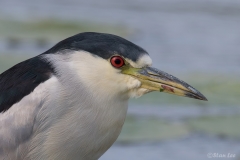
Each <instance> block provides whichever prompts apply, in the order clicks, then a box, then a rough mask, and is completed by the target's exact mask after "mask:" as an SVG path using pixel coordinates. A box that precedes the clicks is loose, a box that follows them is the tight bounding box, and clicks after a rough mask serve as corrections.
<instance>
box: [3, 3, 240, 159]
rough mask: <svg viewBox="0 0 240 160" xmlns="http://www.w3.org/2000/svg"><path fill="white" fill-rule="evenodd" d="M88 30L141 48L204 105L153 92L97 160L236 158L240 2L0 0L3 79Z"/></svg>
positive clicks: (133, 106) (133, 107) (239, 147)
mask: <svg viewBox="0 0 240 160" xmlns="http://www.w3.org/2000/svg"><path fill="white" fill-rule="evenodd" d="M85 31H96V32H107V33H113V34H117V35H119V36H122V37H125V38H127V39H128V40H130V41H132V42H134V43H136V44H138V45H140V46H141V47H143V48H144V49H146V50H147V51H148V52H149V54H150V56H151V57H152V59H153V66H155V67H157V68H159V69H161V70H163V71H166V72H168V73H171V74H173V75H175V76H176V77H179V78H180V79H183V80H184V81H186V82H188V83H189V84H191V85H193V86H194V87H196V88H197V89H198V90H200V91H201V92H202V93H203V94H204V95H205V96H206V97H207V98H208V99H209V101H208V102H201V101H197V100H193V99H189V98H184V97H177V96H172V95H168V94H163V93H157V92H154V93H150V94H148V95H145V96H143V97H141V98H139V99H134V100H131V102H130V104H129V112H128V117H127V120H126V123H125V125H124V127H123V131H122V133H121V135H120V137H119V138H118V140H117V142H116V143H115V144H114V145H113V147H112V148H111V149H109V150H108V151H107V152H106V154H105V155H103V156H102V157H101V158H100V159H101V160H123V159H124V160H132V159H138V160H146V159H147V160H158V159H164V160H175V159H177V160H188V159H194V160H203V159H208V157H207V154H208V153H218V154H226V155H227V154H228V153H231V154H235V157H234V158H231V159H234V160H235V159H240V124H239V122H240V1H239V0H231V1H229V0H148V1H146V0H122V1H118V0H102V1H97V0H88V1H79V0H41V1H32V0H21V1H18V0H0V73H1V72H3V71H4V70H6V69H8V68H9V67H11V66H12V65H14V64H16V63H18V62H20V61H22V60H25V59H27V58H29V57H33V56H36V55H38V54H40V53H42V52H44V51H45V50H47V49H48V48H50V47H51V46H53V45H54V44H55V43H57V42H58V41H60V40H62V39H64V38H66V37H69V36H71V35H74V34H76V33H79V32H85Z"/></svg>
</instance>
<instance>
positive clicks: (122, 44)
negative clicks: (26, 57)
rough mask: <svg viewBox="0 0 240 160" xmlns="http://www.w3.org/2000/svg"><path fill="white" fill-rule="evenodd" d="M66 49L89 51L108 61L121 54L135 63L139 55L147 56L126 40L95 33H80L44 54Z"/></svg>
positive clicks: (139, 48)
mask: <svg viewBox="0 0 240 160" xmlns="http://www.w3.org/2000/svg"><path fill="white" fill-rule="evenodd" d="M65 49H69V50H75V51H79V50H83V51H87V52H90V53H92V54H95V55H97V56H99V57H102V58H104V59H108V58H110V57H111V56H113V55H114V54H119V55H122V56H123V57H125V58H128V59H130V60H132V61H134V62H136V61H137V59H138V58H139V57H141V56H140V55H139V54H147V52H146V51H145V50H144V49H142V48H141V47H139V46H137V45H135V44H133V43H132V42H130V41H128V40H126V39H124V38H121V37H119V36H116V35H112V34H106V33H95V32H85V33H79V34H77V35H74V36H72V37H69V38H67V39H65V40H63V41H61V42H59V43H58V44H56V45H55V46H54V47H52V48H51V49H49V50H48V51H46V52H45V53H43V54H49V53H57V52H58V51H62V50H65Z"/></svg>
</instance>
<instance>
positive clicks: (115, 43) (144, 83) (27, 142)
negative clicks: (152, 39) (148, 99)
mask: <svg viewBox="0 0 240 160" xmlns="http://www.w3.org/2000/svg"><path fill="white" fill-rule="evenodd" d="M151 64H152V60H151V58H150V57H149V55H148V53H147V52H146V51H145V50H143V49H142V48H140V47H139V46H137V45H135V44H133V43H131V42H129V41H127V40H125V39H123V38H121V37H118V36H115V35H111V34H103V33H90V32H89V33H80V34H77V35H75V36H73V37H70V38H67V39H65V40H63V41H61V42H59V43H58V44H57V45H55V46H54V47H53V48H51V49H50V50H48V51H46V52H45V53H43V54H41V55H39V56H36V57H34V58H31V59H28V60H26V61H24V62H21V63H19V64H17V65H15V66H14V67H12V68H10V69H9V70H7V71H5V72H3V73H2V74H1V75H0V112H1V113H0V159H1V160H2V159H4V160H96V159H98V158H99V157H100V156H101V155H102V154H103V153H104V152H106V150H107V149H108V148H109V147H110V146H111V145H112V144H113V143H114V142H115V140H116V139H117V137H118V135H119V133H120V132H121V129H122V126H123V123H124V120H125V117H126V113H127V108H128V99H129V98H130V97H139V96H142V95H143V94H145V93H148V92H151V91H161V92H166V93H171V94H175V95H179V96H186V97H190V98H195V99H200V100H206V98H205V97H204V96H203V95H202V94H201V93H200V92H198V91H197V90H196V89H194V88H193V87H191V86H190V85H188V84H187V83H185V82H183V81H181V80H179V79H177V78H175V77H174V76H172V75H169V74H167V73H165V72H163V71H160V70H157V69H155V68H151V67H150V66H151Z"/></svg>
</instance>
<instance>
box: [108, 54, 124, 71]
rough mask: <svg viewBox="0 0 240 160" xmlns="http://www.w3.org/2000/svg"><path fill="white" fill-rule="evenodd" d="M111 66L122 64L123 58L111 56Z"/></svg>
mask: <svg viewBox="0 0 240 160" xmlns="http://www.w3.org/2000/svg"><path fill="white" fill-rule="evenodd" d="M110 62H111V64H112V66H113V67H116V68H120V67H122V66H123V65H124V60H123V58H122V57H120V56H113V57H112V58H111V60H110Z"/></svg>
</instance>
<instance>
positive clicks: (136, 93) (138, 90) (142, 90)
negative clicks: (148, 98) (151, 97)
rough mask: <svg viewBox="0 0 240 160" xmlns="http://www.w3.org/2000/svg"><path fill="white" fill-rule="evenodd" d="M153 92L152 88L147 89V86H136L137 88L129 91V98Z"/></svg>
mask: <svg viewBox="0 0 240 160" xmlns="http://www.w3.org/2000/svg"><path fill="white" fill-rule="evenodd" d="M149 92H151V90H149V89H145V88H135V89H131V90H130V91H129V92H128V96H129V98H139V97H141V96H142V95H144V94H147V93H149Z"/></svg>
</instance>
